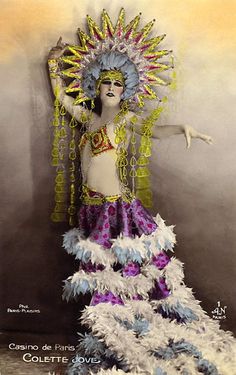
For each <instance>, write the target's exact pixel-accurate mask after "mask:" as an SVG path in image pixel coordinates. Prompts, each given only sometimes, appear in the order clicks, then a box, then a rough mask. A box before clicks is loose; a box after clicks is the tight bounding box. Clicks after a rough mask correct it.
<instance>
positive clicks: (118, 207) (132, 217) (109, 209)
mask: <svg viewBox="0 0 236 375" xmlns="http://www.w3.org/2000/svg"><path fill="white" fill-rule="evenodd" d="M90 198H91V199H93V202H96V201H97V202H99V203H97V204H91V201H90ZM86 199H87V200H86ZM85 202H86V203H85ZM79 228H80V230H81V231H82V233H83V235H84V236H85V237H86V238H89V239H90V240H91V241H93V242H96V243H97V244H99V245H101V246H103V247H105V248H107V249H109V248H110V247H111V246H112V242H113V241H112V240H114V239H116V238H117V237H118V236H120V235H121V236H124V237H131V238H134V237H135V236H138V237H140V236H141V235H142V234H145V235H148V234H151V233H152V232H154V231H155V230H156V229H157V224H156V222H155V221H154V220H153V218H152V216H151V215H150V214H149V212H148V211H147V210H146V209H145V208H144V207H143V206H142V204H141V202H140V201H139V200H138V199H135V198H133V199H132V200H131V202H126V201H124V200H123V199H122V198H121V197H117V199H115V200H114V201H112V202H111V201H108V199H107V197H104V196H103V195H102V194H101V193H98V192H94V191H92V190H90V189H88V188H87V187H85V199H84V203H83V204H82V206H81V208H80V210H79ZM168 262H169V257H168V256H167V255H165V254H164V253H160V254H159V255H158V256H156V257H153V259H152V264H154V265H155V266H156V267H157V268H159V269H163V268H164V267H165V266H166V265H167V264H168ZM80 267H81V269H82V270H84V271H85V272H89V273H90V272H99V271H102V269H103V266H102V265H92V264H91V263H88V264H84V263H81V265H80ZM138 274H140V266H139V264H137V263H135V262H130V263H128V264H126V265H125V266H123V268H122V275H123V277H135V276H137V275H138ZM169 294H170V292H169V290H168V288H167V286H166V283H165V280H164V279H163V278H161V279H160V280H157V281H156V284H155V287H154V290H153V291H151V295H152V298H154V299H155V298H156V299H159V298H166V297H167V296H168V295H169ZM133 299H142V298H141V297H140V296H139V295H137V296H133ZM104 302H110V303H112V304H121V305H122V304H123V301H122V299H121V298H120V297H119V296H116V295H114V294H113V293H111V292H110V291H108V292H107V293H104V294H101V293H98V292H95V293H94V295H93V297H92V300H91V303H90V304H91V305H96V304H98V303H104Z"/></svg>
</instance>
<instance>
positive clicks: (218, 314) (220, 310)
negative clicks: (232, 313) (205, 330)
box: [211, 301, 227, 320]
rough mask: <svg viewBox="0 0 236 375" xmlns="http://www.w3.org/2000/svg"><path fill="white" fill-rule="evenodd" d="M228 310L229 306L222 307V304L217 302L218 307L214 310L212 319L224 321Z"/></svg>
mask: <svg viewBox="0 0 236 375" xmlns="http://www.w3.org/2000/svg"><path fill="white" fill-rule="evenodd" d="M226 309H227V306H224V307H221V302H220V301H218V302H217V307H216V308H215V309H214V310H212V312H211V313H212V318H213V319H216V320H224V319H226Z"/></svg>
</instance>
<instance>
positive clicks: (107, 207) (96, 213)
mask: <svg viewBox="0 0 236 375" xmlns="http://www.w3.org/2000/svg"><path fill="white" fill-rule="evenodd" d="M101 196H102V195H101ZM79 228H80V229H81V230H82V232H83V234H84V236H85V237H86V238H89V239H91V241H94V242H96V243H98V244H99V245H102V246H104V247H106V248H110V247H111V245H112V241H111V240H112V239H115V238H117V237H118V236H119V235H122V236H124V237H131V238H132V237H135V236H139V237H140V236H141V235H142V234H151V233H152V232H153V231H154V230H156V228H157V225H156V223H155V221H154V220H153V218H152V216H151V215H150V214H149V212H148V211H147V210H146V209H145V208H144V207H143V206H142V204H141V202H140V201H139V200H138V199H133V200H132V202H130V203H128V202H124V201H123V200H122V198H121V197H120V198H118V199H117V200H116V201H115V202H104V203H103V204H100V205H88V204H83V205H82V207H81V208H80V210H79Z"/></svg>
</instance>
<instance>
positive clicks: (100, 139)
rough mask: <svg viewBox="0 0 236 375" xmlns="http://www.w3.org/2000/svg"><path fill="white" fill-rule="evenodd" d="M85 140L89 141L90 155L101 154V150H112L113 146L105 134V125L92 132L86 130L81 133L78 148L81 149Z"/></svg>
mask: <svg viewBox="0 0 236 375" xmlns="http://www.w3.org/2000/svg"><path fill="white" fill-rule="evenodd" d="M87 141H89V142H90V147H91V151H92V156H96V155H99V154H101V153H102V152H105V151H108V150H112V149H114V147H113V146H112V144H111V141H110V139H109V137H108V135H107V127H106V125H104V126H102V127H101V128H100V129H98V130H95V131H93V132H86V133H84V134H83V135H82V137H81V139H80V143H79V149H80V151H82V149H83V148H84V146H85V145H86V143H87Z"/></svg>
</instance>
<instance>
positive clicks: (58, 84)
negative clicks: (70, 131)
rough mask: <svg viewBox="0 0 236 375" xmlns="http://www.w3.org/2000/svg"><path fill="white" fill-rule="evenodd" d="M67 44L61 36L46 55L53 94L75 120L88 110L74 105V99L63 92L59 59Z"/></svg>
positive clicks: (63, 86) (78, 119)
mask: <svg viewBox="0 0 236 375" xmlns="http://www.w3.org/2000/svg"><path fill="white" fill-rule="evenodd" d="M66 47H67V45H66V44H64V43H62V41H61V37H60V39H59V40H58V42H57V45H56V47H53V48H52V49H51V50H50V52H49V55H48V67H49V74H50V80H51V85H52V89H53V92H54V95H55V96H56V97H57V98H58V99H59V102H60V103H61V105H63V106H64V107H65V109H66V110H67V112H69V113H70V115H71V116H72V117H75V119H76V120H77V121H80V118H81V115H82V113H84V112H86V114H87V112H88V110H86V109H85V108H83V107H82V106H80V105H77V106H75V105H74V104H73V103H74V99H73V98H72V97H71V96H69V95H67V94H66V93H65V85H64V81H63V79H62V78H61V76H60V74H59V59H60V57H61V56H62V55H63V54H64V52H65V50H66Z"/></svg>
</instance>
